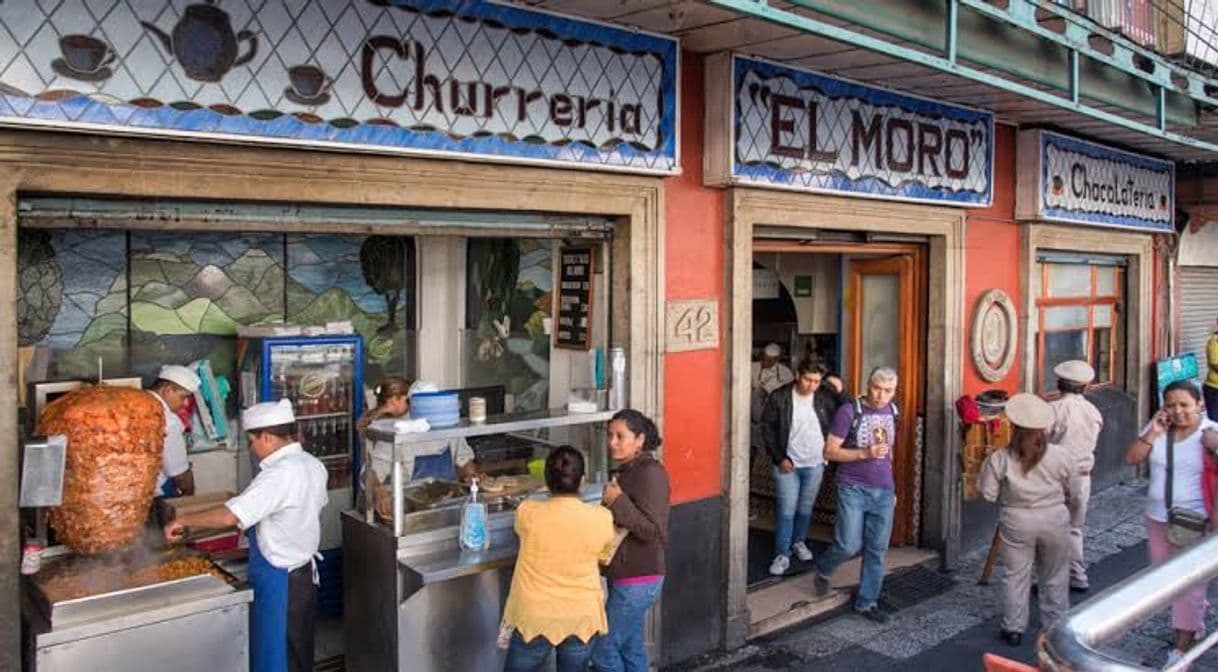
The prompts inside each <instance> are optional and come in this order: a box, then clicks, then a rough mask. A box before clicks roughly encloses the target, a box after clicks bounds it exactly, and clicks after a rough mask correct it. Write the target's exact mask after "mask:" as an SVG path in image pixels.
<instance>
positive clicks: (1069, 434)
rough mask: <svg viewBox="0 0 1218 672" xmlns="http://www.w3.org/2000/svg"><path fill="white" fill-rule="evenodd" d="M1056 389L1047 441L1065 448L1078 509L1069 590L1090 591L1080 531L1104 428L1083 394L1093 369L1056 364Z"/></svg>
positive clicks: (1073, 363)
mask: <svg viewBox="0 0 1218 672" xmlns="http://www.w3.org/2000/svg"><path fill="white" fill-rule="evenodd" d="M1053 373H1055V374H1056V375H1057V389H1058V391H1060V392H1061V393H1062V396H1060V397H1058V398H1057V399H1055V400H1054V401H1052V402H1050V403H1049V405H1050V406H1052V407H1053V427H1051V428H1050V429H1049V441H1050V442H1051V443H1056V444H1057V445H1059V446H1061V447H1062V448H1065V449H1066V450H1067V451H1069V453H1070V454H1071V455H1072V456H1073V457H1074V466H1075V468H1077V469H1078V478H1079V487H1080V490H1079V495H1078V509H1077V513H1076V514H1075V516H1074V519H1073V520H1071V521H1070V590H1072V591H1075V592H1080V593H1085V592H1087V591H1088V590H1090V589H1091V582H1090V580H1088V579H1087V563H1086V562H1084V561H1083V528H1084V526H1085V525H1086V524H1087V502H1088V501H1089V500H1090V499H1091V469H1092V468H1093V467H1094V466H1095V444H1096V442H1097V441H1098V440H1099V438H1100V430H1101V429H1103V428H1104V416H1103V415H1100V409H1098V408H1096V407H1095V404H1092V403H1091V402H1090V401H1087V398H1086V397H1084V396H1083V393H1084V392H1086V391H1087V385H1088V384H1090V383H1091V381H1092V380H1095V369H1093V368H1091V365H1090V364H1088V363H1087V362H1084V361H1082V360H1078V359H1074V360H1070V361H1068V362H1062V363H1061V364H1058V365H1057V366H1056V367H1055V368H1054V369H1053Z"/></svg>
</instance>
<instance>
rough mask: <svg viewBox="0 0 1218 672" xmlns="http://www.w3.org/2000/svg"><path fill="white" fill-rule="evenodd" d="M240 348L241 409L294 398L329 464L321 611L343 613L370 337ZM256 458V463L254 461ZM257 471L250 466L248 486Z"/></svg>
mask: <svg viewBox="0 0 1218 672" xmlns="http://www.w3.org/2000/svg"><path fill="white" fill-rule="evenodd" d="M237 353H238V361H239V362H240V364H241V371H240V380H241V396H240V399H241V405H242V407H248V406H250V405H251V404H254V403H258V402H263V401H277V400H279V399H288V400H290V401H291V402H292V408H293V410H294V412H295V413H296V428H297V434H298V438H299V440H300V443H301V445H302V446H303V447H304V449H305V451H307V452H308V453H310V454H311V455H313V456H315V457H316V458H317V459H319V460H321V462H322V464H324V465H325V466H326V472H327V473H328V475H329V481H328V489H329V493H328V495H329V501H328V503H327V504H326V507H325V508H324V509H323V510H322V512H321V547H320V549H321V554H322V558H323V559H322V561H321V562H320V563H319V564H318V570H319V573H320V575H321V586H320V588H319V590H318V610H319V612H321V613H323V614H335V613H338V612H340V611H341V602H342V585H341V579H342V571H341V563H342V528H341V525H340V522H339V516H340V515H341V513H342V512H343V511H344V510H345V509H349V508H351V507H352V506H353V505H354V504H355V490H354V486H355V484H356V483H357V477H358V474H359V469H360V464H359V462H360V453H361V452H362V451H360V450H359V446H358V442H359V432H358V431H357V428H356V423H357V422H358V420H359V418H360V416H361V415H362V414H363V410H364V367H363V363H364V352H363V340H362V339H361V338H360V337H359V336H358V335H350V336H346V335H343V336H335V335H327V336H275V337H265V338H241V339H239V340H238V346H237ZM242 443H243V444H244V440H243V441H242ZM245 450H248V447H246V448H245ZM249 464H250V465H251V467H252V466H253V461H252V460H251V461H250V462H249ZM252 477H253V471H252V470H251V472H250V474H249V478H243V479H242V485H243V486H244V484H245V483H247V482H248V481H249V479H252Z"/></svg>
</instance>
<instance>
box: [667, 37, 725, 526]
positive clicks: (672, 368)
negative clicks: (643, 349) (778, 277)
mask: <svg viewBox="0 0 1218 672" xmlns="http://www.w3.org/2000/svg"><path fill="white" fill-rule="evenodd" d="M681 63H682V68H681V70H682V71H681V112H682V114H681V166H682V173H681V175H679V176H676V177H671V178H668V179H667V180H665V182H664V216H665V226H666V227H667V232H666V237H665V245H666V250H665V258H664V263H665V267H664V272H665V276H666V282H667V288H666V292H665V293H666V296H667V298H668V299H703V298H709V297H715V298H717V299H718V300H719V324H720V325H722V324H724V318H725V316H726V315H727V312H726V311H727V310H728V308H729V306H728V305H727V303H726V301H725V300H724V299H725V297H724V295H723V294H724V292H723V280H724V276H723V264H724V220H723V206H724V192H723V191H722V190H719V189H711V188H708V187H705V186H703V184H702V110H703V92H702V88H703V87H702V59H701V58H700V57H698V56H697V55H696V54H692V53H689V52H683V53H682V54H681ZM725 337H726V332H724V331H723V330H722V329H720V333H719V342H720V344H721V345H722V344H723V342H724V338H725ZM723 367H724V363H723V351H722V350H721V349H716V350H699V351H695V352H677V353H671V354H668V355H665V357H664V464H665V466H666V467H667V468H668V475H669V478H670V479H671V482H672V501H673V503H674V504H680V503H682V502H689V501H694V500H698V499H703V498H706V497H712V496H715V495H718V494H719V493H720V492H721V491H722V481H723V476H722V474H723V467H722V465H723V455H724V453H723V446H722V437H723V395H724V394H725V393H726V386H725V383H724V380H725V377H724V375H723V374H724V371H723Z"/></svg>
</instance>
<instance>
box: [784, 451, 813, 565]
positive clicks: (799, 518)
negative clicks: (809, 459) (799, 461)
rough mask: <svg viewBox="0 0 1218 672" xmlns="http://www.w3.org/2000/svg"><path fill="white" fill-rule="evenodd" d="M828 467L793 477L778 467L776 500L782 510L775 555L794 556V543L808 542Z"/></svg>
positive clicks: (806, 470) (804, 470) (802, 470)
mask: <svg viewBox="0 0 1218 672" xmlns="http://www.w3.org/2000/svg"><path fill="white" fill-rule="evenodd" d="M824 475H825V465H823V464H821V465H818V466H815V467H800V468H798V469H796V470H795V471H792V472H790V473H783V471H782V469H779V468H778V467H777V466H775V467H774V500H775V504H776V506H777V508H778V511H777V515H776V516H775V518H776V520H775V525H774V555H785V556H787V557H790V556H791V542H799V541H806V540H807V539H808V525H810V524H811V523H812V506H813V505H814V504H816V496H817V495H818V494H820V482H821V479H822V478H823V477H824Z"/></svg>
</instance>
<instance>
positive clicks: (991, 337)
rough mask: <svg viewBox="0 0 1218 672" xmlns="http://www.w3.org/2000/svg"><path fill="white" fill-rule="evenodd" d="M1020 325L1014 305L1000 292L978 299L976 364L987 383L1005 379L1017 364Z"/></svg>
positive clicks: (973, 339) (975, 315)
mask: <svg viewBox="0 0 1218 672" xmlns="http://www.w3.org/2000/svg"><path fill="white" fill-rule="evenodd" d="M1018 324H1019V321H1018V317H1017V316H1016V314H1015V304H1014V303H1012V302H1011V297H1009V296H1007V293H1006V292H1004V291H1002V290H1001V289H991V290H990V291H988V292H986V293H985V294H982V295H981V298H980V299H978V300H977V309H976V310H975V311H974V312H973V337H972V350H973V364H974V365H976V367H977V372H978V373H980V374H981V377H982V378H983V379H985V381H986V382H990V383H996V382H998V381H1000V380H1002V379H1003V378H1004V377H1005V376H1006V375H1007V373H1008V372H1009V371H1010V370H1011V366H1012V365H1013V364H1014V363H1015V331H1016V327H1017V325H1018Z"/></svg>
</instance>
